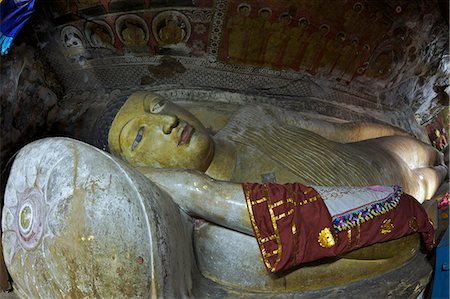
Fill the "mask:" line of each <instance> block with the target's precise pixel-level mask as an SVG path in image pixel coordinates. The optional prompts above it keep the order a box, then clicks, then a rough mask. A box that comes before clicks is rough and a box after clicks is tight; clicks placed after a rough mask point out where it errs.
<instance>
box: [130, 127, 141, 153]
mask: <svg viewBox="0 0 450 299" xmlns="http://www.w3.org/2000/svg"><path fill="white" fill-rule="evenodd" d="M143 135H144V127H140V128H139V130H138V132H137V134H136V138H134V141H133V145H132V146H131V150H132V151H134V149H135V148H136V146H137V145H138V144H139V142H141V140H142V136H143Z"/></svg>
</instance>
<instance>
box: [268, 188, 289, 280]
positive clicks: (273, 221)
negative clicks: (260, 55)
mask: <svg viewBox="0 0 450 299" xmlns="http://www.w3.org/2000/svg"><path fill="white" fill-rule="evenodd" d="M264 190H265V191H266V195H267V204H268V206H269V214H270V218H271V219H272V225H273V230H274V232H275V235H276V243H277V247H278V249H276V250H275V251H276V254H277V255H278V256H277V259H276V260H275V263H273V266H272V268H271V269H270V271H271V272H275V268H276V267H277V265H278V263H279V262H280V260H281V252H282V248H281V238H280V234H279V232H278V225H277V219H276V217H277V216H275V213H274V211H273V208H270V206H271V204H272V203H271V199H270V191H269V188H268V187H267V185H264ZM283 214H284V213H283Z"/></svg>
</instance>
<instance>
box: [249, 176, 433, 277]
mask: <svg viewBox="0 0 450 299" xmlns="http://www.w3.org/2000/svg"><path fill="white" fill-rule="evenodd" d="M242 186H243V189H244V194H245V199H246V202H247V209H248V212H249V215H250V220H251V223H252V226H253V230H254V232H255V236H256V238H257V241H258V245H259V248H260V251H261V255H262V258H263V261H264V264H265V266H266V269H267V270H268V271H269V272H279V271H282V270H286V269H289V268H291V267H294V266H296V265H299V264H302V263H306V262H310V261H314V260H317V259H320V258H323V257H331V256H338V255H340V254H343V253H346V252H349V251H352V250H355V249H357V248H361V247H365V246H369V245H372V244H374V243H380V242H385V241H389V240H394V239H398V238H401V237H403V236H406V235H409V234H412V233H415V232H419V233H420V234H421V236H422V240H423V241H424V243H425V248H426V250H427V251H429V250H431V249H432V248H433V246H434V228H433V225H432V223H431V222H430V220H429V219H428V216H427V214H426V212H425V210H424V209H423V208H422V206H421V205H420V204H419V203H418V202H417V201H416V200H415V199H414V198H413V197H412V196H410V195H408V194H405V193H403V192H402V191H401V189H400V187H398V186H392V187H386V188H391V189H392V192H390V193H389V194H388V196H385V195H386V194H385V193H382V198H378V199H377V200H373V198H371V199H370V200H368V201H366V202H365V204H363V205H359V206H358V207H356V208H349V209H348V210H347V211H346V213H340V214H339V215H333V216H332V215H331V214H330V211H329V209H328V208H327V205H326V204H325V200H324V199H323V198H322V196H321V195H320V194H319V193H318V192H317V191H316V190H315V189H313V188H311V187H308V186H305V185H302V184H298V183H293V184H284V185H281V184H273V183H267V184H258V183H246V184H242ZM380 187H381V186H380ZM371 190H373V189H371ZM375 192H376V191H375Z"/></svg>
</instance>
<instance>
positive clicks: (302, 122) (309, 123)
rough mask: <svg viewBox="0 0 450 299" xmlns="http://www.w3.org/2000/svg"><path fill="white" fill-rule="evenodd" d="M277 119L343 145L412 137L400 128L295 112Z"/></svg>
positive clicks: (280, 114) (279, 114)
mask: <svg viewBox="0 0 450 299" xmlns="http://www.w3.org/2000/svg"><path fill="white" fill-rule="evenodd" d="M276 117H277V118H278V120H279V121H281V122H283V123H285V124H288V125H290V126H294V127H298V128H302V129H305V130H308V131H311V132H314V133H316V134H318V135H320V136H322V137H324V138H326V139H328V140H332V141H336V142H341V143H349V142H356V141H360V140H367V139H373V138H379V137H384V136H393V135H396V136H411V135H410V134H409V133H407V132H406V131H404V130H402V129H400V128H397V127H394V126H391V125H388V124H382V123H374V122H333V121H329V120H326V119H320V118H314V116H313V117H311V116H309V115H303V114H301V113H298V112H297V113H296V112H293V111H283V113H278V114H276Z"/></svg>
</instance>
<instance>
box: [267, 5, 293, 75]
mask: <svg viewBox="0 0 450 299" xmlns="http://www.w3.org/2000/svg"><path fill="white" fill-rule="evenodd" d="M290 22H291V17H290V16H289V15H288V14H283V15H281V16H280V19H279V21H278V22H276V23H273V24H272V25H271V28H270V33H269V39H268V40H267V46H266V52H265V53H264V64H265V65H266V66H272V67H274V68H279V67H280V60H281V58H282V56H283V49H284V48H285V47H286V43H287V40H288V38H289V31H288V28H289V24H290Z"/></svg>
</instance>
